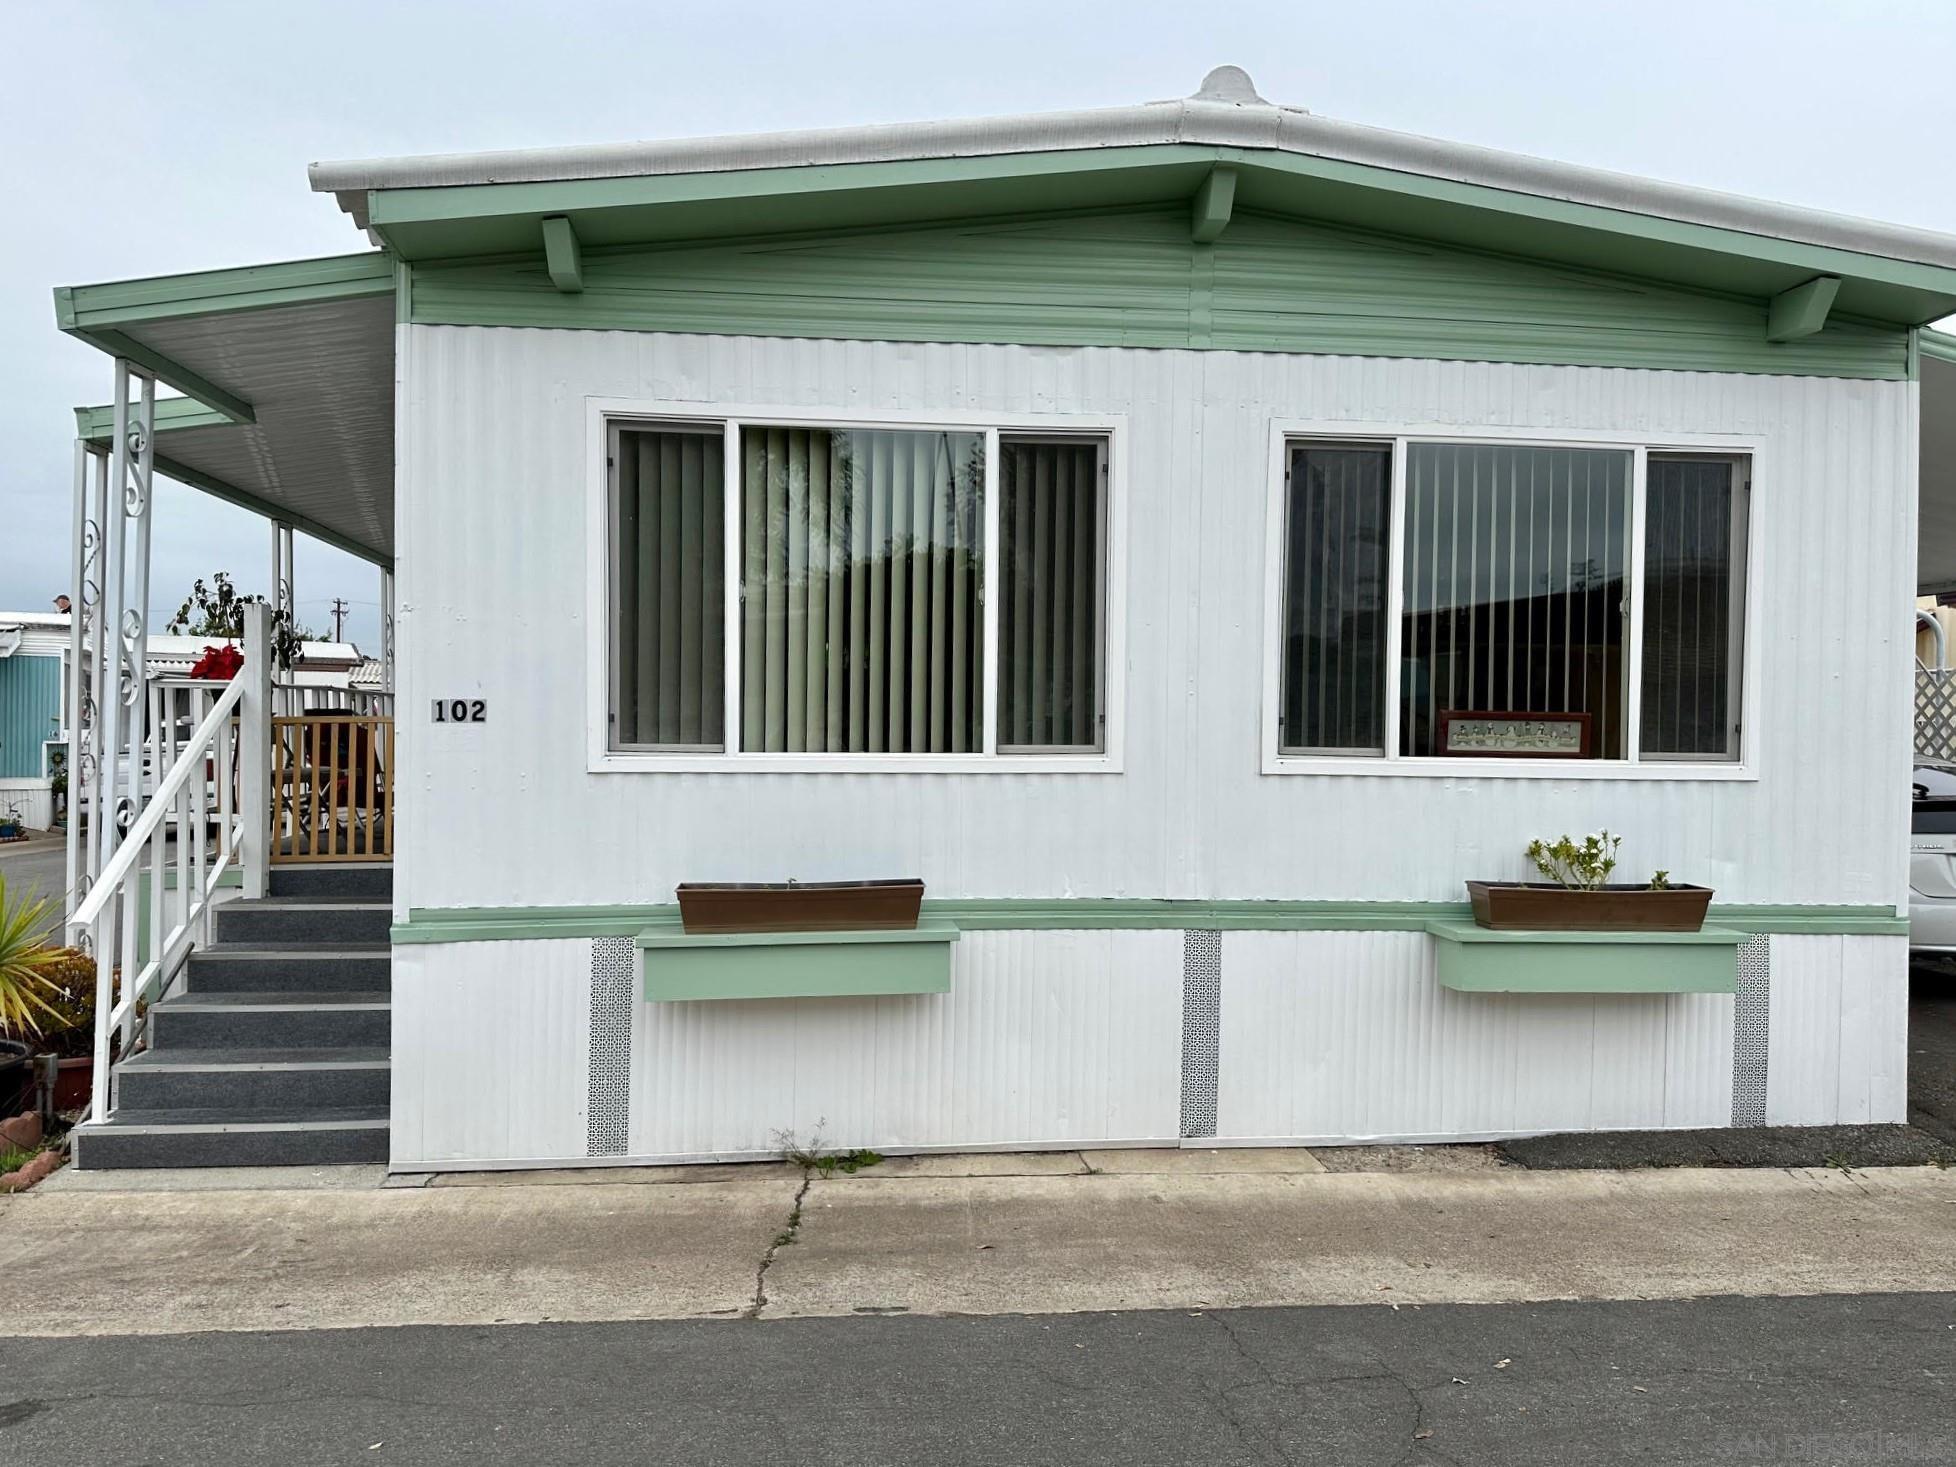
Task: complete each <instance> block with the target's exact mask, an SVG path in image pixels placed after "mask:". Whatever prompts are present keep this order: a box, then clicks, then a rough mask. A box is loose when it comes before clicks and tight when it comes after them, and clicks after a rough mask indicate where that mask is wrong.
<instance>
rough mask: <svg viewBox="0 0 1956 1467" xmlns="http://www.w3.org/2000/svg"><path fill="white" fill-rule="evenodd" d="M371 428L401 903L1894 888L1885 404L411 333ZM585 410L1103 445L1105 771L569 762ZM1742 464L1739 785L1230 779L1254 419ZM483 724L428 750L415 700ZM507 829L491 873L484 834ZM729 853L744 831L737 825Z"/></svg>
mask: <svg viewBox="0 0 1956 1467" xmlns="http://www.w3.org/2000/svg"><path fill="white" fill-rule="evenodd" d="M404 334H405V335H406V336H407V337H408V338H409V349H408V350H406V351H405V352H404V353H403V356H402V360H403V362H404V363H406V364H407V365H406V366H405V367H404V369H403V370H404V371H406V372H407V373H408V374H409V378H410V380H409V381H408V383H407V385H406V388H405V391H404V400H405V403H406V411H405V414H404V417H403V423H402V440H401V455H402V465H403V470H402V478H403V493H402V497H401V506H400V514H401V517H402V544H403V547H404V551H403V564H402V579H401V603H402V613H401V619H402V623H403V627H404V633H403V637H402V651H403V657H404V661H403V665H402V667H401V683H400V685H401V688H402V691H403V694H404V697H403V702H402V706H403V707H404V708H405V709H407V710H409V714H408V720H407V721H408V722H409V723H410V724H411V725H412V727H411V728H410V729H409V731H408V732H407V734H406V735H405V737H404V741H403V745H402V757H403V760H404V768H405V772H406V776H407V778H406V786H405V787H406V789H407V791H408V797H407V798H405V799H404V800H403V802H402V809H401V817H400V818H401V821H402V829H401V831H400V837H401V842H402V862H401V873H400V874H401V882H402V890H401V894H400V897H399V900H400V901H401V903H402V904H403V905H404V906H413V907H439V906H494V905H505V904H518V905H530V904H559V903H586V902H644V901H664V900H669V899H670V895H671V890H672V887H673V885H674V884H675V883H676V882H678V881H680V880H685V879H710V878H729V879H768V878H779V877H785V876H788V875H791V874H792V875H798V876H802V877H812V876H818V875H819V876H836V877H846V876H874V875H888V874H890V873H892V872H898V871H901V872H918V873H920V874H922V875H923V876H924V877H925V878H926V879H927V881H928V882H929V883H930V886H931V890H932V892H933V894H935V895H943V896H973V897H989V896H1054V895H1102V896H1148V897H1220V898H1240V897H1337V898H1379V899H1425V900H1439V899H1458V897H1459V896H1460V881H1461V879H1462V878H1463V877H1464V876H1466V875H1470V874H1474V875H1490V876H1501V875H1511V874H1519V872H1520V855H1519V852H1520V849H1521V847H1522V845H1523V843H1524V842H1525V841H1526V840H1527V839H1528V838H1529V837H1530V836H1532V835H1535V834H1539V833H1543V832H1551V831H1561V830H1565V829H1593V828H1594V827H1596V826H1597V825H1602V824H1607V825H1609V826H1610V827H1612V828H1613V829H1616V830H1619V831H1622V832H1624V833H1625V834H1626V835H1627V836H1628V838H1629V839H1628V842H1627V844H1626V847H1625V860H1626V862H1627V865H1628V869H1629V870H1631V871H1632V872H1641V871H1643V870H1647V869H1649V868H1651V867H1654V866H1664V867H1668V868H1669V869H1670V870H1672V871H1673V872H1675V873H1677V874H1678V875H1679V876H1680V877H1685V878H1690V879H1694V880H1701V881H1706V882H1708V883H1709V884H1711V885H1713V886H1716V887H1717V888H1718V890H1719V893H1720V896H1721V898H1722V899H1725V900H1730V901H1741V902H1870V903H1888V902H1893V901H1896V900H1897V899H1898V898H1899V897H1900V895H1901V893H1902V891H1903V889H1904V870H1903V865H1904V858H1905V851H1906V840H1905V814H1906V812H1905V810H1904V808H1903V805H1904V802H1903V799H1902V797H1901V794H1900V790H1901V784H1900V781H1901V779H1902V770H1901V767H1900V764H1899V761H1900V760H1901V759H1902V758H1903V757H1905V750H1906V746H1907V739H1908V721H1909V710H1908V694H1907V673H1908V668H1909V652H1910V638H1911V635H1912V633H1911V621H1910V618H1909V614H1908V598H1907V595H1906V590H1907V588H1908V587H1909V586H1910V585H1912V583H1913V582H1912V578H1913V551H1912V545H1913V535H1914V513H1915V509H1914V482H1913V473H1912V458H1911V452H1910V447H1909V444H1910V442H1911V439H1910V432H1909V423H1910V402H1911V394H1912V391H1913V389H1912V387H1911V385H1910V384H1907V383H1899V382H1873V381H1844V380H1836V379H1825V378H1776V377H1763V376H1733V375H1718V374H1705V373H1686V372H1653V371H1634V370H1616V369H1600V368H1573V367H1527V366H1511V365H1503V364H1490V363H1471V362H1420V361H1403V360H1391V359H1383V358H1370V359H1359V358H1337V357H1309V356H1282V355H1261V354H1256V353H1235V352H1188V351H1141V350H1123V349H1112V348H1077V349H1075V348H1021V347H1000V346H956V345H930V344H911V345H893V344H887V343H876V342H828V341H810V340H789V339H750V338H730V337H690V336H675V335H664V334H643V335H635V334H631V333H616V332H595V331H553V330H511V329H487V328H467V327H411V328H406V330H405V333H404ZM588 395H607V396H612V395H615V396H625V397H646V398H655V397H656V398H662V399H680V400H687V401H697V402H699V403H701V404H702V410H703V411H711V409H712V406H713V404H714V403H716V402H765V403H778V404H783V405H799V406H804V407H834V408H837V409H866V408H903V409H919V410H928V409H959V410H989V411H1057V412H1065V411H1080V412H1094V413H1106V414H1114V413H1119V414H1125V415H1126V416H1127V419H1128V423H1129V435H1130V441H1129V453H1128V461H1129V464H1130V465H1131V473H1130V480H1129V483H1128V485H1127V492H1128V495H1129V514H1128V519H1127V523H1128V526H1129V537H1128V540H1129V543H1128V547H1127V549H1128V557H1129V576H1128V585H1129V595H1128V606H1127V608H1126V611H1127V616H1128V638H1127V645H1128V648H1129V669H1128V680H1127V688H1128V696H1127V706H1126V708H1125V709H1124V710H1121V711H1122V712H1124V715H1125V718H1126V721H1127V722H1126V729H1127V749H1126V764H1127V767H1126V772H1125V773H1123V774H1120V775H1064V776H1054V775H1012V776H1001V775H884V776H850V777H842V776H836V775H826V774H815V775H782V774H769V775H764V776H746V775H733V776H729V775H723V774H696V775H661V774H602V775H599V774H592V773H589V772H588V771H587V770H586V768H585V757H584V750H585V741H586V730H585V726H584V721H585V707H586V700H585V696H584V694H585V648H586V639H587V637H589V636H592V635H596V634H597V633H596V631H595V629H593V628H590V627H588V626H587V625H586V624H585V622H586V617H585V610H584V605H585V601H584V588H585V586H586V583H587V575H588V573H589V568H588V567H587V565H586V560H585V505H586V498H587V493H588V490H589V487H590V484H589V475H590V474H591V473H592V472H594V466H593V465H590V464H587V462H586V453H585V447H586V445H585V427H584V399H585V398H586V396H588ZM1301 417H1309V418H1314V419H1326V420H1337V419H1349V420H1354V421H1357V420H1366V421H1373V422H1401V423H1407V424H1434V425H1463V426H1466V425H1471V426H1476V427H1503V428H1512V429H1513V430H1514V431H1515V432H1516V433H1517V434H1520V435H1526V434H1531V433H1536V434H1541V433H1553V432H1556V431H1558V430H1565V429H1585V430H1601V431H1612V432H1619V431H1620V432H1623V433H1626V434H1634V435H1637V436H1639V437H1642V438H1645V439H1647V440H1649V441H1654V442H1661V441H1662V440H1663V439H1664V438H1665V436H1666V435H1667V434H1685V433H1708V432H1709V433H1732V434H1745V435H1750V436H1752V437H1755V438H1757V439H1758V440H1759V442H1760V443H1761V444H1762V448H1761V451H1760V454H1759V460H1758V464H1757V471H1756V473H1755V476H1754V478H1755V489H1754V506H1753V512H1754V514H1755V515H1756V516H1757V517H1758V519H1759V522H1760V527H1761V544H1760V549H1759V553H1758V555H1757V557H1756V558H1755V560H1754V562H1753V564H1752V566H1751V567H1750V570H1751V573H1752V575H1753V576H1754V577H1755V579H1757V580H1758V581H1759V583H1760V585H1759V590H1760V602H1761V605H1762V606H1763V607H1764V608H1765V611H1766V616H1765V620H1764V622H1763V623H1762V625H1761V626H1760V628H1759V629H1758V631H1759V634H1758V635H1757V636H1756V637H1755V638H1754V641H1753V644H1752V645H1751V646H1749V647H1748V649H1747V656H1748V657H1754V658H1757V659H1759V660H1760V680H1759V692H1760V698H1759V703H1758V706H1756V707H1753V708H1749V709H1747V710H1746V715H1745V716H1746V719H1747V721H1748V723H1749V724H1750V725H1752V727H1753V728H1754V730H1755V731H1756V733H1757V736H1758V739H1759V755H1758V759H1757V768H1758V771H1759V776H1760V777H1759V778H1758V779H1757V780H1756V781H1747V782H1734V783H1705V782H1678V783H1667V782H1661V781H1628V780H1622V781H1612V780H1597V781H1574V780H1567V781H1555V780H1545V781H1529V780H1509V779H1487V778H1468V777H1463V778H1458V779H1431V778H1427V779H1411V778H1390V777H1383V776H1340V777H1322V778H1310V777H1267V776H1262V775H1260V774H1259V772H1258V730H1259V727H1260V720H1261V718H1262V716H1263V710H1262V709H1261V707H1260V695H1261V683H1260V667H1261V655H1260V641H1261V637H1262V603H1261V585H1262V575H1261V568H1262V563H1263V560H1262V557H1263V519H1262V516H1263V506H1264V496H1265V490H1266V475H1267V473H1268V454H1269V438H1268V433H1269V425H1270V423H1271V422H1272V421H1273V420H1274V419H1280V418H1301ZM438 694H439V695H444V696H464V695H466V696H472V697H484V698H486V699H488V701H489V704H490V716H489V721H488V722H487V723H486V724H479V725H446V726H442V727H439V728H437V727H433V726H426V725H424V723H423V722H421V721H419V720H418V718H417V715H416V713H415V710H419V709H422V708H424V707H425V706H426V700H427V698H429V697H431V696H435V695H438ZM512 809H516V810H527V811H535V812H547V817H548V818H539V819H536V820H532V821H526V822H525V823H524V839H523V842H522V846H521V858H520V859H512V857H511V840H510V828H511V827H510V811H511V810H512ZM760 832H765V838H764V839H763V838H760V836H759V833H760Z"/></svg>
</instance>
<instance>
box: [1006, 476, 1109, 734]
mask: <svg viewBox="0 0 1956 1467" xmlns="http://www.w3.org/2000/svg"><path fill="white" fill-rule="evenodd" d="M998 487H999V507H998V513H999V539H1000V541H1001V542H1002V544H1003V547H1004V553H1003V554H1002V555H1001V556H1000V558H999V598H1000V599H999V613H998V616H999V627H998V632H999V675H998V715H999V718H998V742H999V746H1000V747H1001V748H1014V747H1023V748H1071V749H1084V748H1097V747H1099V745H1100V743H1101V721H1100V711H1101V710H1100V643H1101V626H1102V615H1103V612H1102V607H1103V596H1104V590H1103V585H1102V581H1103V571H1102V558H1103V550H1102V545H1103V538H1102V534H1101V513H1102V498H1101V447H1100V444H1099V443H1098V442H1080V441H1060V440H1052V439H1047V440H1043V441H1042V440H1039V439H1010V438H1008V439H1004V440H1001V442H1000V444H999V486H998Z"/></svg>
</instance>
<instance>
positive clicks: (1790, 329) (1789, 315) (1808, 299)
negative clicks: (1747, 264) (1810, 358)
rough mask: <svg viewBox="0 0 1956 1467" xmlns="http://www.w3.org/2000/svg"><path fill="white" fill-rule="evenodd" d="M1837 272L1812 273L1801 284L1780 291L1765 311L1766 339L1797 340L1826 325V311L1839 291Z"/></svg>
mask: <svg viewBox="0 0 1956 1467" xmlns="http://www.w3.org/2000/svg"><path fill="white" fill-rule="evenodd" d="M1840 290H1841V282H1840V277H1839V276H1838V275H1816V276H1814V277H1813V279H1811V280H1809V281H1808V282H1807V283H1806V284H1804V285H1796V286H1794V287H1793V288H1792V289H1791V290H1782V291H1781V292H1780V293H1779V294H1778V295H1776V296H1774V297H1773V299H1772V304H1771V306H1770V307H1768V309H1767V312H1766V340H1768V341H1797V340H1799V339H1800V338H1801V337H1802V336H1811V335H1813V334H1814V332H1816V331H1818V330H1819V329H1820V328H1821V327H1823V326H1825V325H1826V324H1827V313H1828V312H1829V311H1831V310H1833V308H1834V297H1835V296H1837V295H1839V294H1840Z"/></svg>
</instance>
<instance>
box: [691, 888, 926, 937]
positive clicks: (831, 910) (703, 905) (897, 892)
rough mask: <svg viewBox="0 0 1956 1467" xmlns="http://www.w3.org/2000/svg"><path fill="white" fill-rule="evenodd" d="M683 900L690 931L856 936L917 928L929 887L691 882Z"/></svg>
mask: <svg viewBox="0 0 1956 1467" xmlns="http://www.w3.org/2000/svg"><path fill="white" fill-rule="evenodd" d="M678 896H679V920H680V922H681V924H682V925H683V926H684V927H685V929H686V930H687V931H688V932H857V931H864V930H871V931H873V930H878V929H883V930H887V929H891V928H913V927H915V926H916V925H917V913H918V910H919V909H920V908H921V907H922V905H923V900H924V883H923V882H922V881H921V880H919V879H918V878H916V877H904V878H901V879H898V880H893V881H779V882H775V881H686V882H681V883H680V885H679V891H678Z"/></svg>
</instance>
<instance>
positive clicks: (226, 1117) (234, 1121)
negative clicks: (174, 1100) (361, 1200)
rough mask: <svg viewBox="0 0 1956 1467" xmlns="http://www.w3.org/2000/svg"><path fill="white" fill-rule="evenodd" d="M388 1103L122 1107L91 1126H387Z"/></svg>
mask: <svg viewBox="0 0 1956 1467" xmlns="http://www.w3.org/2000/svg"><path fill="white" fill-rule="evenodd" d="M386 1125H387V1107H386V1106H384V1105H348V1106H332V1107H325V1108H309V1109H303V1110H257V1109H246V1108H242V1107H234V1106H219V1107H215V1108H206V1107H196V1108H190V1107H186V1108H183V1109H178V1110H118V1111H116V1112H115V1113H114V1114H112V1115H111V1116H110V1117H109V1118H108V1119H107V1120H106V1121H100V1122H94V1121H91V1122H89V1125H88V1128H89V1129H92V1130H103V1131H162V1130H173V1129H176V1130H199V1131H220V1130H227V1129H237V1130H246V1129H249V1130H267V1129H270V1128H273V1127H276V1128H279V1129H290V1130H305V1129H315V1130H325V1129H328V1128H331V1129H335V1130H350V1129H384V1128H385V1127H386Z"/></svg>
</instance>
